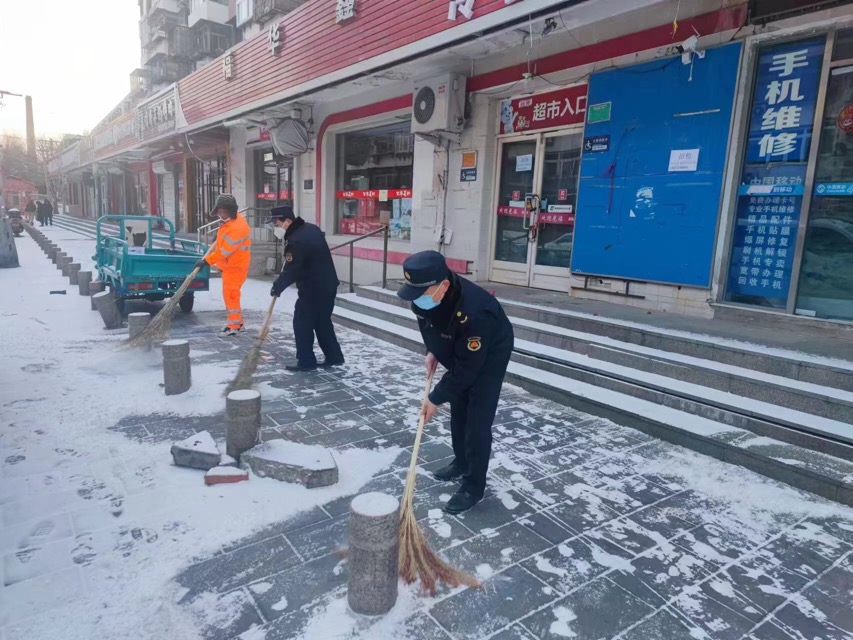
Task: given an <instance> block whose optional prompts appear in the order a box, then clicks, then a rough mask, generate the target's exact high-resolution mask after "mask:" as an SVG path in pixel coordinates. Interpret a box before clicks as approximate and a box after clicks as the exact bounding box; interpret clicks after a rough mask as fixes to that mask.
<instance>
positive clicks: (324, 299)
mask: <svg viewBox="0 0 853 640" xmlns="http://www.w3.org/2000/svg"><path fill="white" fill-rule="evenodd" d="M270 213H271V214H272V215H271V218H270V222H272V223H273V225H274V226H275V228H274V230H273V231H274V233H275V235H276V237H277V238H279V239H281V240H284V267H283V268H282V270H281V274H279V276H278V278H276V281H275V282H274V283H273V285H272V290H271V291H270V294H271V295H273V296H275V297H278V296H280V295H281V294H282V292H283V291H284V290H285V289H287V288H288V287H289V286H290V285H292V284H294V283H295V284H296V290H297V292H298V294H299V297H298V298H297V300H296V309H295V310H294V313H293V334H294V336H295V337H296V362H295V363H293V364H288V365H287V369H288V370H289V371H310V370H312V369H316V368H317V366H318V365H317V358H316V356H315V355H314V335H315V334H316V335H317V343H318V344H319V345H320V349H321V350H322V351H323V355H325V356H326V359H325V361H324V362H322V363H320V365H319V366H321V367H336V366H339V365H342V364H343V363H344V354H343V353H341V346H340V345H339V344H338V339H337V337H335V328H334V326H333V325H332V310H333V309H334V308H335V296H336V295H337V292H338V284H339V282H338V276H337V273H336V272H335V264H334V262H332V253H331V251H329V245H328V244H327V243H326V236H325V234H324V233H323V232H322V230H321V229H320V227H318V226H316V225H313V224H310V223H308V222H305V220H303V219H302V218H300V217H297V216H295V215H294V213H293V208H292V207H289V206H282V207H274V208H273V209H272V210H271V211H270Z"/></svg>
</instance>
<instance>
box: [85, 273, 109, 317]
mask: <svg viewBox="0 0 853 640" xmlns="http://www.w3.org/2000/svg"><path fill="white" fill-rule="evenodd" d="M106 288H107V285H105V284H104V283H103V282H101V281H100V280H95V281H94V282H91V283H90V284H89V295H90V296H91V298H90V301H91V303H92V311H97V310H98V308H97V307H96V306H95V294H96V293H101V291H104V290H105V289H106Z"/></svg>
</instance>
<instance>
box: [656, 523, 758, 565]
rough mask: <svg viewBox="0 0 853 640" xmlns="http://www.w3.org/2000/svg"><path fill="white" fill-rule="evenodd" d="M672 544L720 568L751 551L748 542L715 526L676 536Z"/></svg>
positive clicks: (745, 538)
mask: <svg viewBox="0 0 853 640" xmlns="http://www.w3.org/2000/svg"><path fill="white" fill-rule="evenodd" d="M672 543H673V544H675V545H676V546H679V547H681V548H682V549H686V550H687V551H690V552H691V553H693V554H695V555H696V556H698V557H699V558H701V559H702V560H703V561H705V562H707V563H709V564H711V565H715V566H717V567H722V566H724V565H726V564H729V563H730V562H731V561H732V560H736V559H737V558H740V557H741V556H742V555H744V554H745V553H747V552H748V551H750V550H751V549H753V547H754V546H755V545H754V544H753V543H752V542H750V540H749V539H748V538H747V537H746V536H743V535H740V534H738V533H737V532H734V531H731V530H729V529H726V528H723V527H721V526H718V525H716V524H704V525H702V526H701V527H697V528H695V529H692V530H690V531H688V532H686V533H683V534H682V535H680V536H678V537H677V538H675V539H674V540H672Z"/></svg>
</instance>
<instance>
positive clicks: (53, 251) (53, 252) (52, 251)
mask: <svg viewBox="0 0 853 640" xmlns="http://www.w3.org/2000/svg"><path fill="white" fill-rule="evenodd" d="M44 252H45V253H46V254H47V257H48V259H49V260H51V261H53V258H54V256H55V255H56V247H54V246H50V247H48V248H47V249H45V250H44Z"/></svg>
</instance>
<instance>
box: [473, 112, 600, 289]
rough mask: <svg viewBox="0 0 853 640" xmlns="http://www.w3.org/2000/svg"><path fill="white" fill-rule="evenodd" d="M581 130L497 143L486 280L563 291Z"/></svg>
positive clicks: (569, 255) (571, 235)
mask: <svg viewBox="0 0 853 640" xmlns="http://www.w3.org/2000/svg"><path fill="white" fill-rule="evenodd" d="M582 139H583V129H582V127H574V128H572V129H570V130H561V131H556V132H549V133H539V134H535V135H528V136H513V137H508V138H503V139H502V140H501V142H500V149H499V153H500V163H499V165H498V179H497V181H496V182H497V184H498V190H497V194H496V198H495V202H496V211H495V222H494V224H493V225H492V229H493V234H492V262H491V273H490V278H491V279H492V280H494V281H496V282H505V283H507V284H515V285H520V286H525V287H535V288H537V289H550V290H553V291H565V292H568V290H569V275H570V274H569V267H570V265H571V259H572V241H573V239H574V228H575V214H576V207H577V187H578V175H579V172H580V160H581V145H582Z"/></svg>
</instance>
